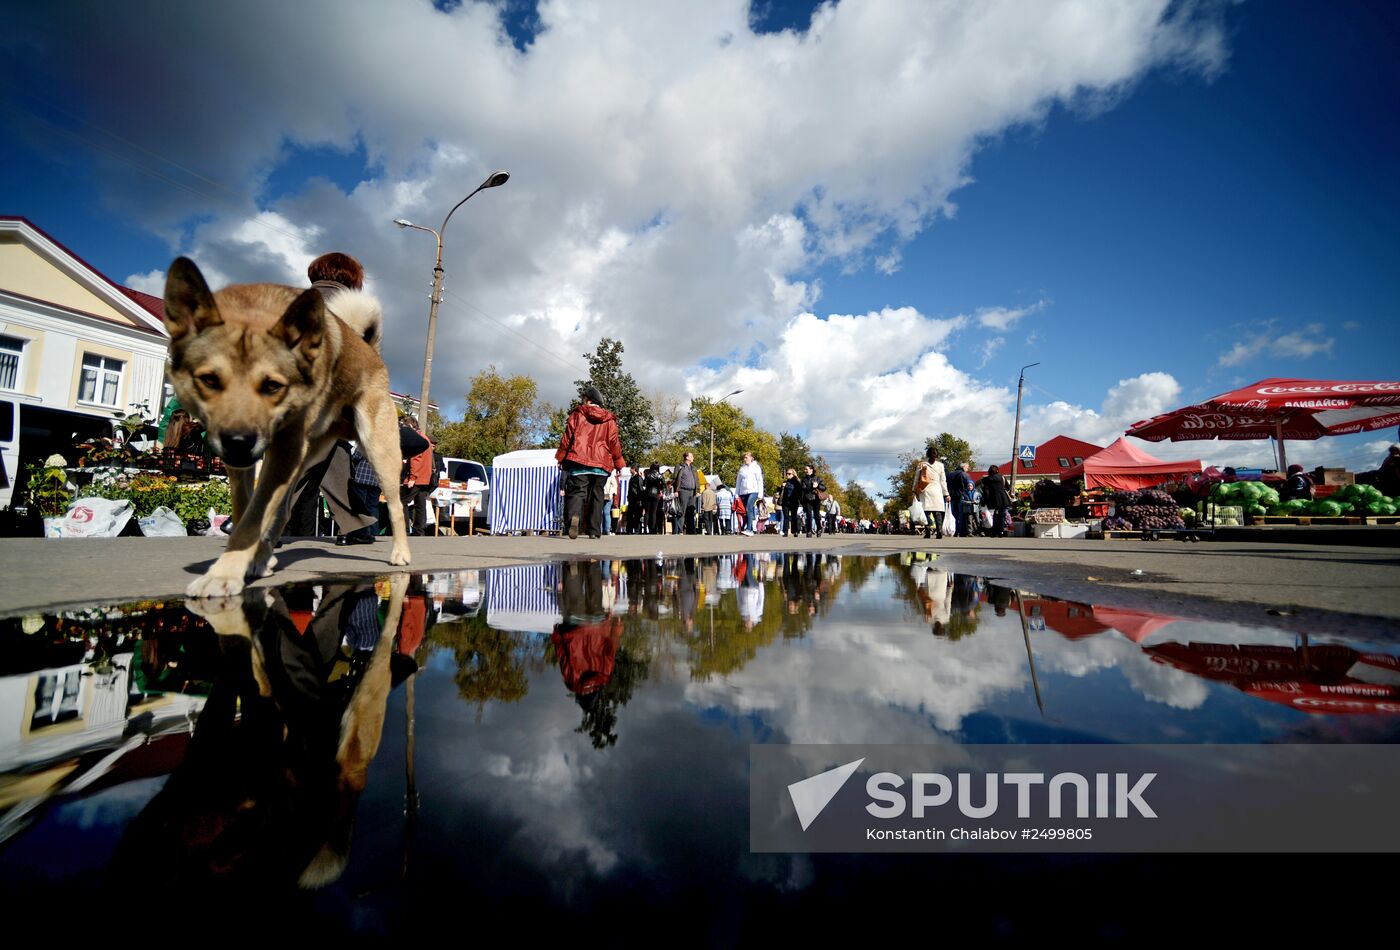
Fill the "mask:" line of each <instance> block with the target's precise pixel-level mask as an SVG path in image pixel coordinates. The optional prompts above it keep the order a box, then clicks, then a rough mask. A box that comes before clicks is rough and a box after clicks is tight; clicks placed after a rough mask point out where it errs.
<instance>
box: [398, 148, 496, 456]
mask: <svg viewBox="0 0 1400 950" xmlns="http://www.w3.org/2000/svg"><path fill="white" fill-rule="evenodd" d="M509 178H510V172H493V173H492V174H491V176H490V177H489V178H487V179H486V180H485V181H483V182H482V183H481V184H479V185H477V186H476V189H475V190H474V191H473V192H472V193H471V195H467V197H466V198H463V199H462V200H461V201H459V202H457V203H456V204H455V205H453V206H452V210H451V211H449V212H447V217H445V218H443V219H442V226H441V227H439V228H438V229H437V230H434V229H432V228H430V227H426V226H424V225H421V224H414V223H413V222H412V221H406V220H404V219H403V218H395V219H394V223H395V224H397V225H398V226H399V227H401V228H413V229H414V230H416V231H427V232H428V233H429V234H431V235H432V236H433V237H435V238H437V263H435V264H434V265H433V296H432V305H431V306H430V307H429V308H428V345H427V349H426V351H425V352H424V354H423V389H422V391H421V393H420V394H419V397H418V428H419V429H421V430H422V431H423V432H425V433H426V432H427V431H428V384H429V383H431V382H432V379H433V342H434V341H435V340H436V338H437V312H438V304H440V303H442V234H443V232H444V231H446V230H447V222H448V221H450V220H451V219H452V215H453V213H454V212H456V210H457V209H458V208H460V207H462V205H464V204H466V203H467V200H468V199H469V198H471V196H472V195H474V194H476V193H477V192H478V191H481V190H482V189H484V188H495V187H497V186H499V185H504V184H505V183H506V181H507V180H508V179H509Z"/></svg>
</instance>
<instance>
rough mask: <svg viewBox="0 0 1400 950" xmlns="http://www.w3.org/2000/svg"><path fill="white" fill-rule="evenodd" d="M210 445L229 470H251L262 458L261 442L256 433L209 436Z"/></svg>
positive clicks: (224, 433)
mask: <svg viewBox="0 0 1400 950" xmlns="http://www.w3.org/2000/svg"><path fill="white" fill-rule="evenodd" d="M209 442H210V444H211V445H212V446H213V447H214V451H215V452H218V453H219V457H220V458H222V459H223V460H224V464H225V465H227V466H228V467H229V468H251V467H252V466H253V464H254V463H255V462H257V460H258V459H260V458H262V454H263V448H264V446H263V441H262V439H260V438H259V437H258V434H257V433H256V432H221V433H219V434H218V435H212V434H211V435H210V437H209Z"/></svg>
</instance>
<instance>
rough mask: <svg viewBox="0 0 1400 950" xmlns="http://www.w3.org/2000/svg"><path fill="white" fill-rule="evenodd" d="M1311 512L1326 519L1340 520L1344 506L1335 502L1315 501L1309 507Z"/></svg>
mask: <svg viewBox="0 0 1400 950" xmlns="http://www.w3.org/2000/svg"><path fill="white" fill-rule="evenodd" d="M1309 510H1310V511H1311V512H1312V513H1313V514H1315V515H1320V516H1322V517H1324V518H1338V517H1341V514H1342V506H1341V504H1340V503H1339V502H1335V501H1315V502H1313V503H1312V505H1311V506H1309Z"/></svg>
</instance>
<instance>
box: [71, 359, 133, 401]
mask: <svg viewBox="0 0 1400 950" xmlns="http://www.w3.org/2000/svg"><path fill="white" fill-rule="evenodd" d="M125 365H126V364H125V363H123V362H122V361H121V360H114V359H112V358H111V357H110V356H97V355H96V354H94V353H84V354H83V381H82V382H81V383H80V384H79V385H78V401H79V402H91V403H96V404H98V405H101V406H116V404H117V393H119V392H120V391H121V386H122V367H123V366H125Z"/></svg>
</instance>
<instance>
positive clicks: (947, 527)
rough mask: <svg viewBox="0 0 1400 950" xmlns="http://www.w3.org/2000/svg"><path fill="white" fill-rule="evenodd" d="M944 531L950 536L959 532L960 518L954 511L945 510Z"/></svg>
mask: <svg viewBox="0 0 1400 950" xmlns="http://www.w3.org/2000/svg"><path fill="white" fill-rule="evenodd" d="M943 533H944V534H946V535H949V536H950V537H951V536H952V535H955V534H957V533H958V519H957V518H956V517H954V516H953V512H952V511H945V512H943Z"/></svg>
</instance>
